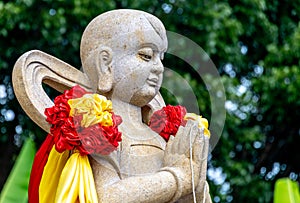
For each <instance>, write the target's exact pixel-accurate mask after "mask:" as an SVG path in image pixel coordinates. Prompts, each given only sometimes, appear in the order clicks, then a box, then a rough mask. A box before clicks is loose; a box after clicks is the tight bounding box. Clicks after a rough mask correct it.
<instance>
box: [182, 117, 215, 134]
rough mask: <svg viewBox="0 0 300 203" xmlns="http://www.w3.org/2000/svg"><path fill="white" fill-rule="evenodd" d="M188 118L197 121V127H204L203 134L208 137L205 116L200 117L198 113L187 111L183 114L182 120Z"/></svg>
mask: <svg viewBox="0 0 300 203" xmlns="http://www.w3.org/2000/svg"><path fill="white" fill-rule="evenodd" d="M188 119H191V120H194V121H197V122H198V127H199V128H204V135H205V136H207V137H210V132H209V130H208V121H207V119H206V118H202V116H199V115H197V114H194V113H187V114H186V115H185V116H184V120H188Z"/></svg>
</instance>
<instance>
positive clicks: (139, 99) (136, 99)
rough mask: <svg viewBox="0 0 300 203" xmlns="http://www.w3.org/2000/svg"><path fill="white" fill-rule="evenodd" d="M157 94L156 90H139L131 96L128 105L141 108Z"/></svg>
mask: <svg viewBox="0 0 300 203" xmlns="http://www.w3.org/2000/svg"><path fill="white" fill-rule="evenodd" d="M157 93H158V90H156V88H147V89H141V90H139V91H137V92H136V93H134V94H133V96H132V97H131V99H130V104H133V105H135V106H139V107H143V106H145V105H147V104H148V103H149V102H150V101H151V100H152V99H153V98H154V97H155V95H156V94H157Z"/></svg>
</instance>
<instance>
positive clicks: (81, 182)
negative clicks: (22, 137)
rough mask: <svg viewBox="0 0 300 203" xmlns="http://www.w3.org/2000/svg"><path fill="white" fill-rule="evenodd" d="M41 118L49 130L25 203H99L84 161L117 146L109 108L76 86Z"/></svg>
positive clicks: (118, 120)
mask: <svg viewBox="0 0 300 203" xmlns="http://www.w3.org/2000/svg"><path fill="white" fill-rule="evenodd" d="M45 115H46V121H47V122H48V123H49V124H51V128H50V133H49V134H48V136H47V138H46V140H45V142H44V143H43V144H42V146H41V148H40V149H39V151H38V152H37V154H36V157H35V160H34V163H33V167H32V173H31V177H30V183H29V194H28V195H29V202H30V203H38V202H77V201H78V200H80V201H83V202H98V197H97V193H96V188H95V183H94V178H93V173H92V169H91V166H90V163H89V160H88V156H87V155H89V154H96V153H97V154H102V155H109V154H110V153H111V152H113V151H114V150H116V149H117V147H118V145H119V142H120V141H121V140H122V139H121V132H119V131H118V126H119V125H120V124H121V122H122V119H121V117H120V116H118V115H116V114H114V113H113V112H112V102H111V101H110V100H107V99H106V97H104V96H101V95H98V94H91V93H89V92H86V91H85V90H84V89H83V88H81V87H80V86H79V85H76V86H74V87H72V88H71V89H70V90H66V91H65V92H64V93H63V94H62V95H59V96H57V97H56V98H55V99H54V106H52V107H50V108H46V109H45ZM33 172H35V174H37V176H36V175H35V174H33Z"/></svg>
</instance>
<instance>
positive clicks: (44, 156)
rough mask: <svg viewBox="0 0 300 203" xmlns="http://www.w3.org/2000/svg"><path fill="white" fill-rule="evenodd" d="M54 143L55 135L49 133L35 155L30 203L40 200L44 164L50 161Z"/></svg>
mask: <svg viewBox="0 0 300 203" xmlns="http://www.w3.org/2000/svg"><path fill="white" fill-rule="evenodd" d="M53 145H54V140H53V136H51V135H49V134H48V135H47V137H46V139H45V141H44V142H43V144H42V145H41V147H40V149H39V150H38V151H37V153H36V155H35V158H34V161H33V165H32V169H31V174H30V180H29V186H28V201H29V202H30V203H38V202H39V184H40V180H41V178H42V175H43V171H44V166H45V165H46V163H47V161H48V156H49V153H50V151H51V149H52V147H53Z"/></svg>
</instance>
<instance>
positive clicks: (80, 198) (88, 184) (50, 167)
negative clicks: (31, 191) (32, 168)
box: [39, 147, 98, 203]
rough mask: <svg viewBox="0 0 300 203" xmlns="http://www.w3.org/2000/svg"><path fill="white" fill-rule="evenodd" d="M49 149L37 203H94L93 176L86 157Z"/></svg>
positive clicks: (77, 153)
mask: <svg viewBox="0 0 300 203" xmlns="http://www.w3.org/2000/svg"><path fill="white" fill-rule="evenodd" d="M69 153H70V152H69V151H64V152H63V153H59V152H57V151H56V150H55V147H53V148H52V150H51V152H50V155H49V158H48V162H47V164H46V166H45V169H44V173H43V175H42V178H41V182H40V185H39V202H40V203H48V202H56V203H61V202H68V203H73V202H80V203H94V202H95V203H97V202H98V197H97V193H96V188H95V183H94V177H93V173H92V169H91V166H90V162H89V159H88V156H87V155H80V153H79V152H76V151H75V152H74V153H73V154H72V155H71V156H70V157H69Z"/></svg>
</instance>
